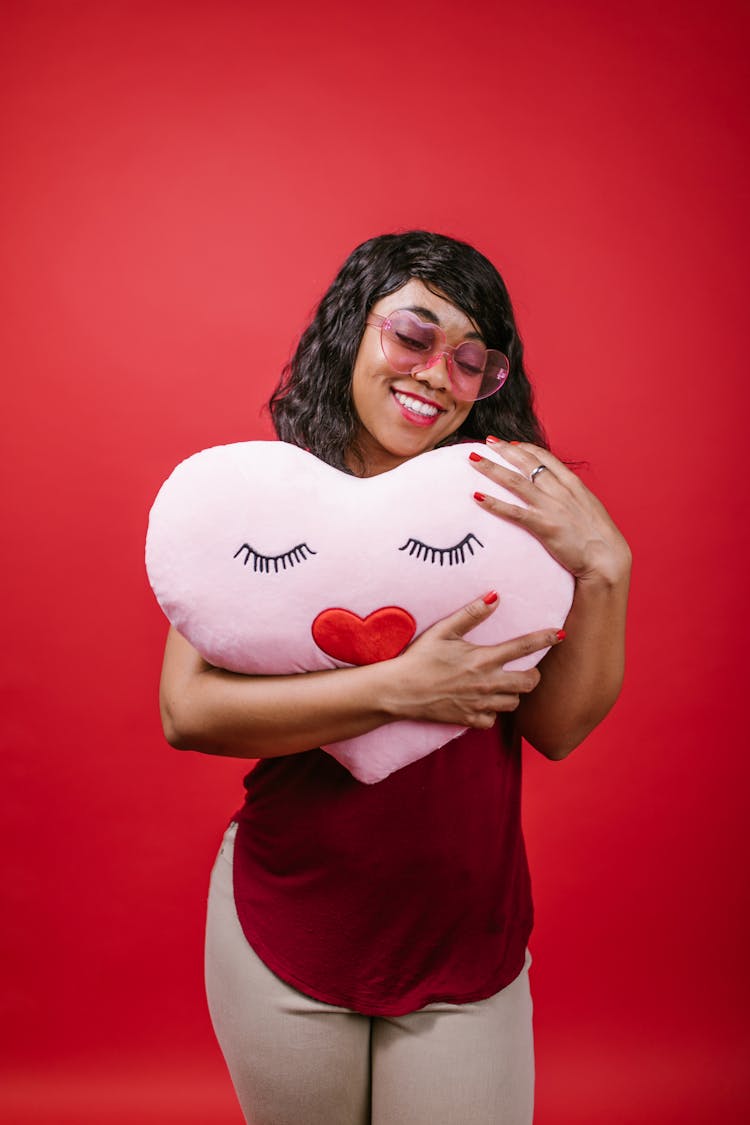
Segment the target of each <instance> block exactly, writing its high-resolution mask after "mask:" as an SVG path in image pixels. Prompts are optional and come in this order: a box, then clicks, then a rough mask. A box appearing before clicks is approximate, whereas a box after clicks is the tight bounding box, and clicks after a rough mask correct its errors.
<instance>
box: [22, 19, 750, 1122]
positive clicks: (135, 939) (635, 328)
mask: <svg viewBox="0 0 750 1125" xmlns="http://www.w3.org/2000/svg"><path fill="white" fill-rule="evenodd" d="M2 15H3V20H2V23H3V35H2V46H1V47H0V51H1V52H2V60H1V65H0V83H1V84H2V114H3V126H2V128H3V135H4V148H5V154H6V160H5V172H4V177H3V188H2V192H3V196H4V199H3V203H4V206H3V217H4V221H3V236H2V237H3V242H4V248H5V252H6V254H5V260H6V264H5V268H4V270H3V271H2V278H1V279H0V284H1V285H2V317H1V320H2V372H3V387H4V390H3V408H2V416H3V423H4V428H5V429H6V431H7V432H6V435H5V449H6V451H7V453H6V458H5V474H6V480H5V483H4V485H3V490H2V503H3V506H4V513H3V518H2V535H3V548H2V558H3V564H4V567H5V571H6V577H5V581H4V594H5V597H4V606H3V613H2V622H3V631H4V643H3V645H2V657H1V659H2V666H3V668H2V692H3V707H2V720H3V742H4V756H3V761H4V763H5V768H4V774H3V786H2V793H1V796H0V800H1V801H2V805H3V817H2V833H3V839H2V856H3V861H4V868H5V870H4V876H3V880H2V887H3V897H4V899H5V906H4V910H3V918H4V922H3V928H2V930H3V933H2V943H3V944H2V956H1V958H0V966H1V969H0V971H2V974H3V977H4V982H3V997H4V1000H3V1004H4V1016H3V1019H2V1029H3V1037H4V1042H3V1048H2V1068H3V1070H4V1072H5V1075H4V1080H3V1083H2V1089H3V1091H4V1092H3V1093H2V1094H0V1116H2V1118H3V1120H4V1121H8V1122H12V1123H16V1122H18V1123H21V1122H36V1123H47V1122H49V1123H52V1122H54V1123H55V1125H60V1123H67V1122H76V1123H77V1125H78V1123H82V1122H102V1121H106V1122H108V1123H116V1125H119V1123H123V1122H136V1121H137V1122H139V1123H143V1122H159V1123H161V1125H163V1123H165V1122H166V1123H169V1122H172V1121H174V1122H177V1121H180V1122H182V1123H184V1122H209V1121H210V1122H211V1123H212V1125H224V1123H226V1125H231V1123H238V1122H240V1121H241V1116H240V1112H239V1110H238V1108H237V1106H236V1103H235V1101H234V1096H233V1094H232V1091H231V1088H230V1085H229V1080H228V1077H227V1076H226V1074H225V1072H224V1070H223V1063H222V1060H221V1057H220V1054H219V1050H218V1047H217V1046H216V1045H215V1043H214V1040H213V1037H212V1033H211V1029H210V1025H209V1021H208V1015H207V1012H206V1008H205V1001H204V998H203V991H202V926H203V910H204V904H205V896H206V886H207V879H208V874H209V870H210V867H211V864H212V860H213V854H214V852H215V849H216V847H217V844H218V840H219V838H220V835H221V833H222V830H223V828H224V825H225V823H226V822H227V820H228V818H229V817H230V815H231V813H232V812H233V811H234V809H235V808H236V807H237V805H238V804H239V801H240V799H241V777H242V775H243V773H244V772H245V769H246V765H247V764H246V763H245V762H240V761H233V760H224V759H218V758H210V757H202V756H200V755H197V754H189V753H188V754H180V753H178V752H176V751H174V750H171V749H170V748H169V747H168V746H167V745H166V743H165V742H164V741H163V738H162V735H161V730H160V725H159V718H158V712H157V702H156V695H157V682H158V676H159V668H160V661H161V648H162V644H163V639H164V634H165V622H164V620H163V618H162V616H161V614H160V612H159V610H158V608H157V606H156V603H155V602H154V600H153V598H152V596H151V593H150V590H149V588H148V585H147V582H146V578H145V574H144V567H143V539H144V533H145V527H146V517H147V512H148V509H149V506H150V504H151V501H152V499H153V497H154V495H155V493H156V490H157V489H158V487H159V485H160V483H161V481H162V480H163V479H164V478H165V477H166V475H167V474H168V473H169V472H170V471H171V469H172V467H173V466H174V465H175V464H176V463H177V461H179V460H181V459H182V458H184V457H185V456H187V455H188V454H190V453H192V452H194V451H195V450H197V449H200V448H202V447H205V446H209V445H214V444H219V443H224V442H232V441H239V440H245V439H251V438H261V437H262V438H267V437H269V436H270V435H271V429H270V425H269V422H268V418H267V416H266V415H264V413H263V409H262V407H263V403H264V402H265V400H266V399H267V397H268V394H269V392H270V390H271V389H272V387H273V385H274V383H275V381H276V378H277V376H278V373H279V370H280V368H281V366H282V364H283V363H284V362H285V360H286V359H287V357H288V356H289V354H290V350H291V349H292V347H293V345H294V342H295V338H296V337H297V335H298V334H299V332H300V330H301V329H302V328H303V327H304V325H305V323H306V321H307V318H308V316H309V313H310V311H311V309H312V308H313V307H314V305H315V303H316V301H317V300H318V298H319V297H320V295H321V294H322V292H323V290H324V289H325V287H326V286H327V284H328V282H329V281H330V279H331V278H332V276H333V274H334V272H335V270H336V269H337V267H338V266H339V264H340V263H341V261H342V260H343V259H344V257H345V256H346V255H347V253H348V252H349V250H350V249H351V248H352V247H353V246H354V245H355V244H356V243H358V242H360V241H362V240H363V239H364V238H367V237H369V236H370V235H372V234H376V233H381V232H384V231H389V230H397V229H409V228H411V227H416V226H419V227H425V228H428V229H434V230H439V231H442V232H445V233H448V234H452V235H455V236H457V237H460V238H464V239H467V240H468V241H470V242H473V243H474V244H475V245H477V246H478V247H479V248H480V249H482V250H483V251H484V252H485V253H486V254H487V255H488V256H489V257H490V258H491V259H492V260H493V261H495V262H496V264H497V265H498V266H499V268H500V269H501V271H502V272H503V273H504V275H505V277H506V280H507V282H508V285H509V288H510V290H511V293H512V295H513V297H514V301H515V304H516V308H517V312H518V318H519V321H520V325H521V329H522V332H523V335H524V338H525V341H526V345H527V353H528V360H529V366H530V369H531V372H532V376H533V377H534V379H535V383H536V387H537V395H538V404H539V409H540V413H541V415H542V418H543V420H544V422H545V424H546V426H547V429H548V431H549V433H550V436H551V439H552V442H553V445H554V448H555V450H556V451H557V452H558V453H559V454H560V455H562V456H563V457H565V458H567V459H574V460H580V461H583V462H585V464H584V466H583V468H582V470H581V471H582V472H583V474H584V478H585V480H586V482H587V483H588V484H589V486H590V487H592V488H593V489H594V490H595V491H596V492H597V493H598V494H599V495H600V496H601V497H602V499H603V500H604V501H605V503H606V504H607V505H608V506H609V508H610V509H611V511H612V512H613V514H614V515H615V517H616V519H617V520H618V522H619V523H620V525H621V526H622V528H623V530H624V531H625V533H626V535H627V536H628V538H629V540H630V542H631V544H632V546H633V550H634V554H635V568H634V580H633V602H632V612H631V617H630V633H629V672H628V676H627V681H626V685H625V689H624V692H623V695H622V697H621V700H620V701H619V702H618V704H617V707H616V708H615V710H614V712H613V713H612V715H611V716H610V717H609V718H608V720H607V721H606V722H605V723H604V725H603V726H601V727H600V728H599V730H598V731H597V732H595V734H594V735H592V736H591V737H590V739H589V740H588V742H587V743H586V744H585V745H584V746H583V747H581V748H580V749H579V750H578V751H576V753H575V754H574V755H573V756H572V757H571V758H569V759H568V760H567V761H566V762H564V763H562V764H554V763H548V762H546V761H544V760H543V759H541V758H540V757H539V756H538V755H536V754H535V753H534V752H533V751H531V750H528V751H527V752H526V772H525V797H524V800H525V825H526V833H527V841H528V847H529V852H530V859H531V863H532V874H533V879H534V889H535V899H536V907H537V925H536V930H535V933H534V936H533V943H532V952H533V955H534V967H533V969H532V983H533V990H534V998H535V1022H536V1034H537V1065H538V1098H537V1115H536V1121H537V1122H538V1125H567V1123H573V1125H593V1123H597V1125H599V1123H601V1122H604V1121H606V1122H607V1123H608V1125H616V1123H623V1125H624V1123H628V1125H629V1123H631V1122H634V1121H638V1122H643V1123H659V1125H665V1123H666V1125H668V1123H671V1122H680V1123H681V1125H695V1123H698V1122H701V1123H702V1122H706V1123H708V1122H715V1121H722V1122H724V1123H729V1122H740V1121H743V1122H744V1121H745V1120H747V1119H748V1116H747V1115H748V1112H750V1109H749V1106H748V1091H747V1085H746V1079H745V1073H746V1067H745V1063H746V1058H747V1019H746V1012H747V1005H748V999H749V998H748V972H747V967H746V963H747V950H748V926H747V914H748V911H747V898H746V889H745V885H746V865H747V847H746V842H745V841H746V823H747V816H746V802H747V796H746V794H747V790H746V785H747V780H748V773H749V772H750V770H749V768H748V738H747V729H746V727H747V724H746V721H745V719H744V706H745V705H746V687H745V678H746V677H745V674H744V669H745V668H746V667H747V658H746V655H745V654H746V650H747V623H748V620H750V613H749V612H748V609H749V607H748V595H747V585H748V582H747V575H748V561H747V547H748V530H747V528H748V521H747V507H746V504H745V505H743V503H742V501H743V492H744V494H745V499H746V491H745V487H746V480H747V468H746V465H745V453H746V444H747V434H746V427H747V404H748V392H747V360H746V353H745V350H744V347H743V344H744V343H745V342H744V341H743V339H742V329H743V328H744V325H745V324H746V320H747V317H746V310H745V305H746V300H747V298H746V291H747V281H746V262H747V255H748V239H747V233H748V218H747V216H748V209H749V208H748V192H747V157H746V153H747V151H748V135H747V134H748V124H747V123H748V104H747V87H746V81H745V73H746V57H747V51H748V8H747V5H746V4H744V3H741V2H739V0H737V2H731V0H715V2H714V3H712V4H710V5H708V4H704V3H692V2H689V0H688V2H684V0H682V2H680V3H677V2H676V0H667V2H665V3H663V4H659V5H653V4H650V3H646V2H645V0H635V2H633V0H628V2H627V3H626V2H625V0H610V2H608V3H607V4H599V3H595V2H594V0H570V2H569V3H565V4H558V3H555V2H553V0H547V2H545V0H529V2H527V3H525V4H518V3H514V4H506V3H503V2H489V0H480V2H472V0H469V2H468V3H461V4H458V3H440V2H435V0H433V2H431V3H425V2H423V0H415V2H414V3H412V4H410V5H408V7H407V8H406V9H405V10H404V11H403V12H400V13H397V12H396V10H395V9H393V8H388V7H386V8H382V9H378V10H374V9H369V8H366V7H364V8H359V7H357V6H355V5H352V4H346V3H343V2H341V3H336V2H329V3H327V2H325V0H323V2H322V3H320V4H316V5H312V4H310V5H307V4H304V5H303V4H295V3H293V2H290V0H279V2H278V3H274V4H266V5H255V4H243V3H240V2H239V0H212V2H211V3H209V2H208V0H185V2H182V3H169V2H166V0H152V2H149V3H146V2H141V0H133V2H125V0H122V2H114V0H112V2H106V0H97V2H93V0H80V2H76V0H67V2H66V0H63V2H60V3H55V2H52V0H50V2H48V3H44V2H38V0H28V2H23V0H6V2H5V3H4V4H3V10H2ZM745 346H746V345H745Z"/></svg>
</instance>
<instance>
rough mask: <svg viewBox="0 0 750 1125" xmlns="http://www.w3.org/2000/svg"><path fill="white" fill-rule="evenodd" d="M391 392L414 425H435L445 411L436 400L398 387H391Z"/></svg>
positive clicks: (402, 411) (405, 416) (407, 418)
mask: <svg viewBox="0 0 750 1125" xmlns="http://www.w3.org/2000/svg"><path fill="white" fill-rule="evenodd" d="M391 394H392V395H393V397H394V399H395V400H396V403H397V404H398V406H399V409H400V410H401V413H402V414H403V416H404V418H405V419H406V420H407V422H410V423H411V424H412V425H413V426H433V425H434V424H435V422H437V420H438V418H439V417H440V415H441V414H444V413H445V411H444V410H443V409H442V407H440V406H438V405H437V403H436V402H433V401H432V400H430V399H427V398H422V397H421V396H420V395H415V394H412V393H411V392H407V391H400V390H398V388H397V387H393V388H392V389H391Z"/></svg>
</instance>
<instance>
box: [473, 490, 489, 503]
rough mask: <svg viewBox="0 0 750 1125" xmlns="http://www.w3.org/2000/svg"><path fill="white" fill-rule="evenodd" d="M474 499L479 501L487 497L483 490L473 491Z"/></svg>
mask: <svg viewBox="0 0 750 1125" xmlns="http://www.w3.org/2000/svg"><path fill="white" fill-rule="evenodd" d="M474 499H475V500H479V502H480V503H481V502H482V500H486V499H487V497H486V496H485V494H484V493H483V492H475V493H474Z"/></svg>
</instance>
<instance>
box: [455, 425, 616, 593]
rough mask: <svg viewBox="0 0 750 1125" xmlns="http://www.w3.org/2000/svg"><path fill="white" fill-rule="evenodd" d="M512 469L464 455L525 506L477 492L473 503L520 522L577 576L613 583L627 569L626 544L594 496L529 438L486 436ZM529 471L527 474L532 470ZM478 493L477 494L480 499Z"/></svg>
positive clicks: (556, 460)
mask: <svg viewBox="0 0 750 1125" xmlns="http://www.w3.org/2000/svg"><path fill="white" fill-rule="evenodd" d="M487 442H488V445H489V446H490V447H491V448H493V449H496V450H497V452H498V453H499V454H501V456H502V457H503V458H504V459H505V460H506V461H508V463H509V464H511V465H515V466H516V468H517V469H518V470H519V472H520V474H521V475H520V476H519V474H518V473H514V472H513V471H512V470H510V469H506V468H505V467H504V466H502V465H498V464H497V462H495V461H491V460H490V459H489V458H480V459H479V460H476V454H474V453H472V454H471V456H470V459H471V461H472V464H473V465H474V468H475V469H476V470H477V472H479V473H481V474H482V475H483V476H485V477H486V478H487V479H488V480H489V481H491V482H492V483H494V484H499V485H502V487H503V488H505V489H507V490H508V492H511V493H513V495H514V496H518V498H519V499H520V500H522V501H523V502H524V504H525V505H526V507H522V506H521V505H519V504H510V503H507V502H506V501H504V500H500V499H499V498H497V497H495V496H492V495H487V494H484V493H482V492H477V493H475V499H476V501H477V503H478V504H479V505H480V506H481V507H482V508H486V509H487V510H488V511H490V512H493V513H494V514H495V515H497V516H501V517H502V518H504V519H507V520H510V521H512V522H513V523H516V524H519V525H520V526H521V527H525V528H526V530H527V531H529V532H531V534H532V535H534V536H535V537H536V538H537V539H538V540H539V541H540V543H542V545H543V546H544V547H546V549H547V550H548V551H549V553H550V554H551V555H552V557H553V558H555V559H557V561H558V562H559V563H560V564H561V565H562V566H564V567H565V568H566V570H569V571H570V573H571V574H572V575H573V576H574V577H575V578H576V579H578V580H579V581H582V582H586V581H588V580H590V579H604V580H605V581H606V582H611V583H614V582H617V581H618V580H620V579H622V578H624V577H625V576H626V575H627V574H628V572H629V569H630V549H629V548H628V545H627V543H626V541H625V539H624V537H623V536H622V534H621V533H620V531H619V530H618V529H617V527H616V526H615V524H614V522H613V520H612V519H611V518H610V516H609V514H608V512H607V510H606V508H605V507H604V505H603V504H602V503H601V501H600V500H598V499H597V498H596V496H594V494H593V493H592V492H590V491H589V489H588V488H586V486H585V485H584V484H583V483H582V482H581V481H580V480H579V478H578V477H577V476H576V475H575V473H573V472H572V471H571V470H570V469H568V468H567V467H566V466H565V465H563V463H562V461H559V460H558V459H557V457H555V456H553V454H551V453H550V452H549V451H548V450H546V449H542V448H541V447H540V446H538V445H532V444H531V443H530V442H521V443H519V444H512V443H510V442H507V441H498V440H496V439H491V438H488V439H487ZM532 474H533V475H532ZM480 496H483V499H480Z"/></svg>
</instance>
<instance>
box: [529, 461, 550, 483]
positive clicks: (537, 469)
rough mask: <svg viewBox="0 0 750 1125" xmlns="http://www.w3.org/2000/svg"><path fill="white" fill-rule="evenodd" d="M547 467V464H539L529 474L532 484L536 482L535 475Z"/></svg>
mask: <svg viewBox="0 0 750 1125" xmlns="http://www.w3.org/2000/svg"><path fill="white" fill-rule="evenodd" d="M546 468H547V466H546V465H537V467H536V468H535V469H534V471H533V472H532V473H531V474H530V476H529V480H530V481H531V483H532V484H533V483H534V477H538V476H539V474H540V473H543V472H544V470H545V469H546Z"/></svg>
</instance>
